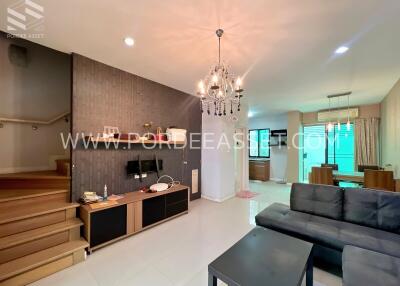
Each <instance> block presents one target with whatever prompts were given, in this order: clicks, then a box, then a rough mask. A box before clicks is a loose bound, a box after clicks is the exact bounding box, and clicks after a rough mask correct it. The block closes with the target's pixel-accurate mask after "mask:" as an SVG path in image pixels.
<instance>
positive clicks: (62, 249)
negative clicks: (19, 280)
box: [0, 239, 89, 281]
mask: <svg viewBox="0 0 400 286" xmlns="http://www.w3.org/2000/svg"><path fill="white" fill-rule="evenodd" d="M88 246H89V244H88V243H87V241H85V240H83V239H80V240H74V241H70V242H66V243H63V244H59V245H57V246H54V247H51V248H48V249H45V250H42V251H39V252H35V253H33V254H30V255H26V256H23V257H21V258H18V259H14V260H11V261H10V262H7V263H3V264H1V265H0V281H1V280H4V279H7V278H10V277H13V276H15V275H18V274H20V273H24V272H26V271H29V270H30V269H34V268H36V267H39V266H41V265H44V264H46V263H49V262H51V261H54V260H57V259H59V258H62V257H64V256H67V255H69V254H71V253H73V252H75V251H77V250H79V249H83V248H86V247H88Z"/></svg>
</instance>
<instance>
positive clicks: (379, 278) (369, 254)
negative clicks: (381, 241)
mask: <svg viewBox="0 0 400 286" xmlns="http://www.w3.org/2000/svg"><path fill="white" fill-rule="evenodd" d="M342 267H343V285H344V286H359V285H363V286H369V285H371V286H398V285H400V259H399V258H394V257H392V256H389V255H385V254H381V253H377V252H373V251H369V250H365V249H361V248H358V247H354V246H346V247H345V248H344V250H343V256H342Z"/></svg>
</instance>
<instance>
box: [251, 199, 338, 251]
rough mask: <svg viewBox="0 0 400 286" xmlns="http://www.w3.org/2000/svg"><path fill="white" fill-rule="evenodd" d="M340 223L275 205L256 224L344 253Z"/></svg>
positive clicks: (281, 205) (262, 213) (257, 219)
mask: <svg viewBox="0 0 400 286" xmlns="http://www.w3.org/2000/svg"><path fill="white" fill-rule="evenodd" d="M340 223H341V222H340V221H337V220H333V219H328V218H325V217H321V216H315V215H311V214H307V213H303V212H297V211H292V210H290V208H289V207H288V206H286V205H283V204H279V203H275V204H272V205H271V206H269V207H267V208H266V209H264V210H263V211H262V212H260V213H259V214H258V215H257V216H256V224H257V225H259V226H263V227H266V228H271V229H274V230H277V231H281V232H283V233H286V234H288V235H293V236H295V237H298V238H300V239H305V240H308V241H310V242H313V243H318V244H320V245H323V246H326V247H329V248H335V249H337V250H340V251H342V249H343V247H344V243H343V242H342V241H341V240H340V238H339V234H340Z"/></svg>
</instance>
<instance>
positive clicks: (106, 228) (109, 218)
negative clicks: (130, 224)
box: [90, 205, 126, 247]
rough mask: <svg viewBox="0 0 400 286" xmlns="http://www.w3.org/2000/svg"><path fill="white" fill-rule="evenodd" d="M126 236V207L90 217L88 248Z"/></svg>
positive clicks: (110, 209)
mask: <svg viewBox="0 0 400 286" xmlns="http://www.w3.org/2000/svg"><path fill="white" fill-rule="evenodd" d="M125 234H126V205H123V206H119V207H114V208H109V209H105V210H102V211H97V212H93V213H92V214H91V215H90V247H94V246H96V245H99V244H102V243H104V242H107V241H110V240H113V239H115V238H118V237H120V236H123V235H125Z"/></svg>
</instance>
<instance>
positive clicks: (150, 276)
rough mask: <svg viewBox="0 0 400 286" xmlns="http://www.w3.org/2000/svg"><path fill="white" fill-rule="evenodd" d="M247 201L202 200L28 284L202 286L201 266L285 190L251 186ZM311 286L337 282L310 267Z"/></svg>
mask: <svg viewBox="0 0 400 286" xmlns="http://www.w3.org/2000/svg"><path fill="white" fill-rule="evenodd" d="M251 189H252V191H255V192H258V193H260V195H258V196H256V197H254V198H253V199H250V200H249V199H239V198H233V199H230V200H228V201H226V202H224V203H214V202H211V201H207V200H204V199H201V200H196V201H194V202H192V203H191V205H190V212H189V214H188V215H184V216H181V217H179V218H177V219H174V220H172V221H169V222H167V223H164V224H161V225H159V226H156V227H154V228H152V229H149V230H147V231H144V232H142V233H140V234H137V235H134V236H132V237H130V238H127V239H125V240H122V241H120V242H117V243H115V244H113V245H110V246H108V247H105V248H103V249H100V250H98V251H95V252H93V254H92V255H90V256H89V257H88V259H87V260H86V261H85V262H82V263H80V264H77V265H75V266H73V267H70V268H68V269H66V270H64V271H61V272H58V273H56V274H54V275H52V276H50V277H47V278H45V279H42V280H40V281H38V282H36V283H34V285H36V286H47V285H49V286H50V285H51V286H54V285H57V286H61V285H71V286H72V285H73V286H77V285H85V286H92V285H93V286H95V285H96V286H97V285H99V286H100V285H101V286H114V285H115V286H122V285H140V286H141V285H143V286H158V285H160V286H162V285H166V286H169V285H188V286H200V285H201V286H205V285H207V265H208V263H210V262H211V261H212V260H213V259H215V258H216V257H218V256H219V255H220V254H221V253H223V252H224V251H225V250H226V249H228V248H229V247H230V246H231V245H232V244H234V243H235V242H236V241H238V240H239V239H240V238H241V237H242V236H244V235H245V234H246V233H247V232H248V231H249V230H250V229H252V228H253V227H254V216H255V215H256V214H257V213H258V212H259V211H260V210H262V209H264V208H265V207H266V206H268V205H270V204H271V203H273V202H282V203H286V204H288V203H289V193H290V187H289V186H287V185H279V184H276V183H273V182H268V183H261V182H252V183H251ZM314 280H315V283H314V285H316V286H321V285H326V286H337V285H341V279H340V278H339V277H336V276H334V275H332V274H329V273H327V272H324V271H321V270H319V269H316V268H315V271H314Z"/></svg>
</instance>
